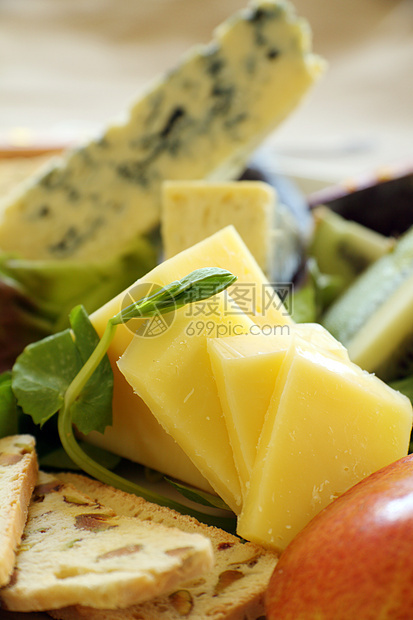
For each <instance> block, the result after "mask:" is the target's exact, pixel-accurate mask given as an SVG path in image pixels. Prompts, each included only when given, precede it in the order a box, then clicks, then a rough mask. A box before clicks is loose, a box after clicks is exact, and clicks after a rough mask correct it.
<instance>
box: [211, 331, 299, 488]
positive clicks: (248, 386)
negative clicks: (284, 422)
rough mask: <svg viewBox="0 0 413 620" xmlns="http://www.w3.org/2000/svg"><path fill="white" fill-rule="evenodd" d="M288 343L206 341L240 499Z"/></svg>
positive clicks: (260, 338) (285, 339)
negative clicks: (237, 479)
mask: <svg viewBox="0 0 413 620" xmlns="http://www.w3.org/2000/svg"><path fill="white" fill-rule="evenodd" d="M290 339H291V338H290V336H289V335H288V334H283V335H281V334H280V335H279V336H264V335H262V334H261V335H256V336H255V335H252V336H250V335H247V336H233V337H230V338H211V339H208V353H209V357H210V360H211V365H212V369H213V373H214V377H215V381H216V384H217V388H218V394H219V398H220V402H221V406H222V411H223V413H224V417H225V423H226V426H227V429H228V435H229V440H230V443H231V446H232V450H233V454H234V461H235V465H236V468H237V471H238V475H239V479H240V483H241V491H242V495H243V496H244V495H245V492H246V488H247V486H248V483H249V478H250V475H251V470H252V467H253V464H254V461H255V455H256V452H257V443H258V439H259V436H260V433H261V429H262V425H263V422H264V416H265V412H266V411H267V409H268V406H269V402H270V398H271V394H272V392H273V391H274V386H275V381H276V379H277V374H278V371H279V368H280V366H281V364H282V362H283V360H284V356H285V352H286V350H287V349H288V346H289V342H290Z"/></svg>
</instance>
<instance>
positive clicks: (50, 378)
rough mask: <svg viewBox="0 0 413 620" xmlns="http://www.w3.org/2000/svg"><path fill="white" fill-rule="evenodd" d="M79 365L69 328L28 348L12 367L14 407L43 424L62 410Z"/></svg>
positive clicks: (78, 357)
mask: <svg viewBox="0 0 413 620" xmlns="http://www.w3.org/2000/svg"><path fill="white" fill-rule="evenodd" d="M81 366H82V362H81V359H80V356H79V353H78V351H77V348H76V346H75V344H74V342H73V338H72V335H71V332H70V330H69V329H66V330H64V331H63V332H59V333H58V334H53V335H52V336H48V337H46V338H44V339H43V340H39V341H38V342H35V343H33V344H30V345H28V346H27V347H26V348H25V349H24V351H23V352H22V353H21V354H20V355H19V357H18V358H17V360H16V363H15V364H14V366H13V375H12V376H13V378H12V384H13V392H14V394H15V396H16V399H17V403H18V405H19V406H20V407H21V408H22V409H23V411H24V413H26V414H28V415H30V416H31V417H32V419H33V421H34V422H35V423H36V424H40V425H43V424H44V423H45V422H46V420H48V419H49V418H51V417H52V416H53V415H54V414H55V413H56V412H57V411H58V410H59V409H60V408H61V407H62V405H63V402H64V395H65V392H66V389H67V388H68V386H69V385H70V383H71V381H72V380H73V378H74V377H75V376H76V374H77V373H78V371H79V370H80V368H81Z"/></svg>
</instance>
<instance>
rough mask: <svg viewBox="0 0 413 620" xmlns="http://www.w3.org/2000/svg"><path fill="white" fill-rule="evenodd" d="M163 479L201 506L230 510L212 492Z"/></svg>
mask: <svg viewBox="0 0 413 620" xmlns="http://www.w3.org/2000/svg"><path fill="white" fill-rule="evenodd" d="M165 480H166V481H167V482H169V484H171V485H172V486H173V487H174V488H175V489H176V490H177V491H179V493H180V494H181V495H183V496H184V497H186V499H190V500H191V501H192V502H195V503H197V504H202V506H210V507H212V508H220V509H221V510H231V509H230V508H229V507H228V506H227V504H226V503H225V502H224V501H223V500H222V499H221V498H220V497H218V496H217V495H212V493H207V492H206V491H201V490H200V489H193V488H191V487H188V486H186V485H184V484H180V483H179V482H176V480H170V478H165Z"/></svg>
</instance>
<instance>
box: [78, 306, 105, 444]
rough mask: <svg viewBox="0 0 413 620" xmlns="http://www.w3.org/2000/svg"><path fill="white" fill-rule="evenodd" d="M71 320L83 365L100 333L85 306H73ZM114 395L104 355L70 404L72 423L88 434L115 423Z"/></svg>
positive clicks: (94, 346) (102, 429)
mask: <svg viewBox="0 0 413 620" xmlns="http://www.w3.org/2000/svg"><path fill="white" fill-rule="evenodd" d="M70 324H71V326H72V330H73V333H74V336H75V345H76V348H77V350H78V352H79V356H80V359H81V362H82V365H83V364H85V363H86V361H87V360H88V359H89V357H90V356H91V355H92V353H93V351H94V350H95V349H96V347H97V345H98V344H99V336H98V335H97V333H96V331H95V328H94V327H93V325H92V323H91V322H90V319H89V317H88V315H87V312H86V311H85V309H84V308H83V306H77V307H76V308H74V309H73V310H72V312H71V313H70ZM79 370H80V368H79ZM72 378H73V377H72ZM112 397H113V372H112V368H111V365H110V362H109V359H108V357H107V356H106V355H105V356H104V357H103V359H102V361H101V362H100V364H99V365H98V366H97V368H96V370H95V371H94V373H93V374H92V376H91V377H90V379H89V380H88V382H87V383H86V385H85V386H84V388H83V390H82V391H81V393H80V395H79V396H78V398H77V399H76V400H75V401H74V402H73V404H72V406H71V408H70V413H71V415H72V422H73V424H75V425H76V426H77V428H78V429H79V431H80V432H82V433H84V434H85V435H87V434H88V433H90V432H91V431H93V430H95V431H99V432H100V433H103V432H104V430H105V428H106V426H108V425H110V424H112Z"/></svg>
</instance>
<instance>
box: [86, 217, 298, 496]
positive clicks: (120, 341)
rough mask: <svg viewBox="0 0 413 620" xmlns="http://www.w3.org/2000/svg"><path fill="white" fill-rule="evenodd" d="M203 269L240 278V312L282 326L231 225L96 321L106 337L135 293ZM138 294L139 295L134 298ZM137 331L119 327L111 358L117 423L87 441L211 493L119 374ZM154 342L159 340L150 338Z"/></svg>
mask: <svg viewBox="0 0 413 620" xmlns="http://www.w3.org/2000/svg"><path fill="white" fill-rule="evenodd" d="M201 267H221V268H225V269H228V270H229V271H231V272H232V273H234V274H235V275H236V276H237V277H238V281H237V282H236V283H235V284H234V285H232V287H231V289H230V291H231V296H232V298H233V299H234V300H235V301H236V303H237V304H238V306H239V308H240V311H242V312H241V314H242V313H244V314H246V315H247V316H248V317H249V318H250V319H251V320H252V321H254V322H255V323H257V322H259V321H261V322H263V323H265V324H268V325H283V324H285V323H288V322H290V319H289V316H288V313H287V311H286V310H285V308H284V307H283V305H282V303H281V302H280V300H279V298H278V297H277V295H276V294H275V293H274V291H273V289H272V287H271V286H270V284H269V282H268V280H267V279H266V278H265V276H264V274H263V273H262V271H261V269H260V268H259V266H258V265H257V263H256V261H255V260H254V258H253V257H252V255H251V253H250V252H249V250H248V249H247V247H246V245H245V243H244V242H243V241H242V239H241V237H240V236H239V234H238V233H237V232H236V230H235V229H234V228H233V227H232V226H229V227H227V228H225V229H223V230H222V231H219V232H218V233H216V234H215V235H212V236H211V237H209V238H208V239H205V240H204V241H202V242H200V243H198V244H196V245H195V246H193V247H192V248H189V249H188V250H185V251H184V252H181V253H180V254H178V255H177V256H175V257H173V258H171V259H170V260H168V261H165V262H164V263H162V264H160V265H158V266H157V267H156V268H155V269H153V270H152V271H151V272H149V273H148V274H147V275H146V276H144V277H143V278H141V279H140V280H139V281H138V283H135V284H134V285H133V286H131V287H130V288H129V289H128V290H127V291H124V292H123V293H121V294H120V295H118V296H117V297H115V298H114V299H112V300H111V301H110V302H108V303H107V304H105V305H104V306H102V308H100V309H99V310H97V311H96V312H94V313H93V314H92V315H91V320H92V323H93V325H94V327H95V329H96V330H97V332H98V334H99V335H100V336H102V334H103V332H104V330H105V327H106V324H107V321H108V320H109V319H110V318H111V317H112V316H114V315H115V314H117V313H118V312H119V311H120V309H121V308H122V306H123V305H124V304H128V303H130V301H131V297H133V296H134V295H133V292H132V291H133V289H136V286H138V288H139V287H140V286H144V285H145V283H146V284H148V283H155V284H159V285H165V284H168V283H169V282H172V281H173V280H176V279H178V278H182V277H183V276H185V275H187V274H188V273H190V272H191V271H193V270H194V269H198V268H201ZM136 294H138V293H137V292H136V291H135V295H136ZM132 337H133V332H132V331H131V329H130V328H129V327H127V326H124V325H119V326H118V328H117V331H116V335H115V338H114V340H113V342H112V344H111V346H110V348H109V351H108V355H109V359H110V361H111V364H112V368H113V371H114V377H115V385H114V397H113V425H112V426H111V427H108V428H107V429H106V431H105V433H104V434H101V433H97V432H93V433H90V434H89V435H88V436H87V438H86V439H87V440H88V441H90V442H92V443H94V444H96V445H99V446H101V447H103V448H106V449H108V450H111V451H113V452H114V453H116V454H119V455H121V456H123V457H125V458H128V459H131V460H132V461H135V462H138V463H142V464H144V465H147V466H148V467H152V468H154V469H157V470H159V471H161V472H163V473H166V474H168V475H169V476H173V477H176V478H179V479H180V480H182V481H184V482H187V483H189V484H192V485H194V486H198V487H200V488H203V489H205V490H211V487H210V485H209V484H208V483H207V481H206V480H205V479H204V478H203V477H202V476H201V474H200V473H199V472H198V470H197V468H196V467H195V466H194V465H193V463H192V462H191V461H190V459H189V458H188V457H187V456H186V455H185V453H184V452H183V451H182V449H181V448H180V447H179V446H178V445H177V444H176V442H175V441H174V440H173V439H172V437H170V436H169V435H168V434H167V433H166V432H165V430H164V429H163V428H162V427H161V425H160V424H159V423H158V422H157V420H156V419H155V418H154V416H153V414H152V413H151V411H150V410H149V409H148V407H147V406H146V405H145V403H144V402H143V401H142V400H141V399H140V398H139V397H138V396H136V395H134V393H133V390H132V388H131V387H130V385H129V384H128V383H127V381H126V380H125V378H124V377H123V376H122V374H121V373H120V372H119V370H118V368H117V366H116V362H117V361H118V359H119V358H120V356H121V355H122V354H123V353H124V351H125V349H126V348H127V346H128V345H129V343H130V341H131V340H132ZM151 340H155V339H151Z"/></svg>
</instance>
